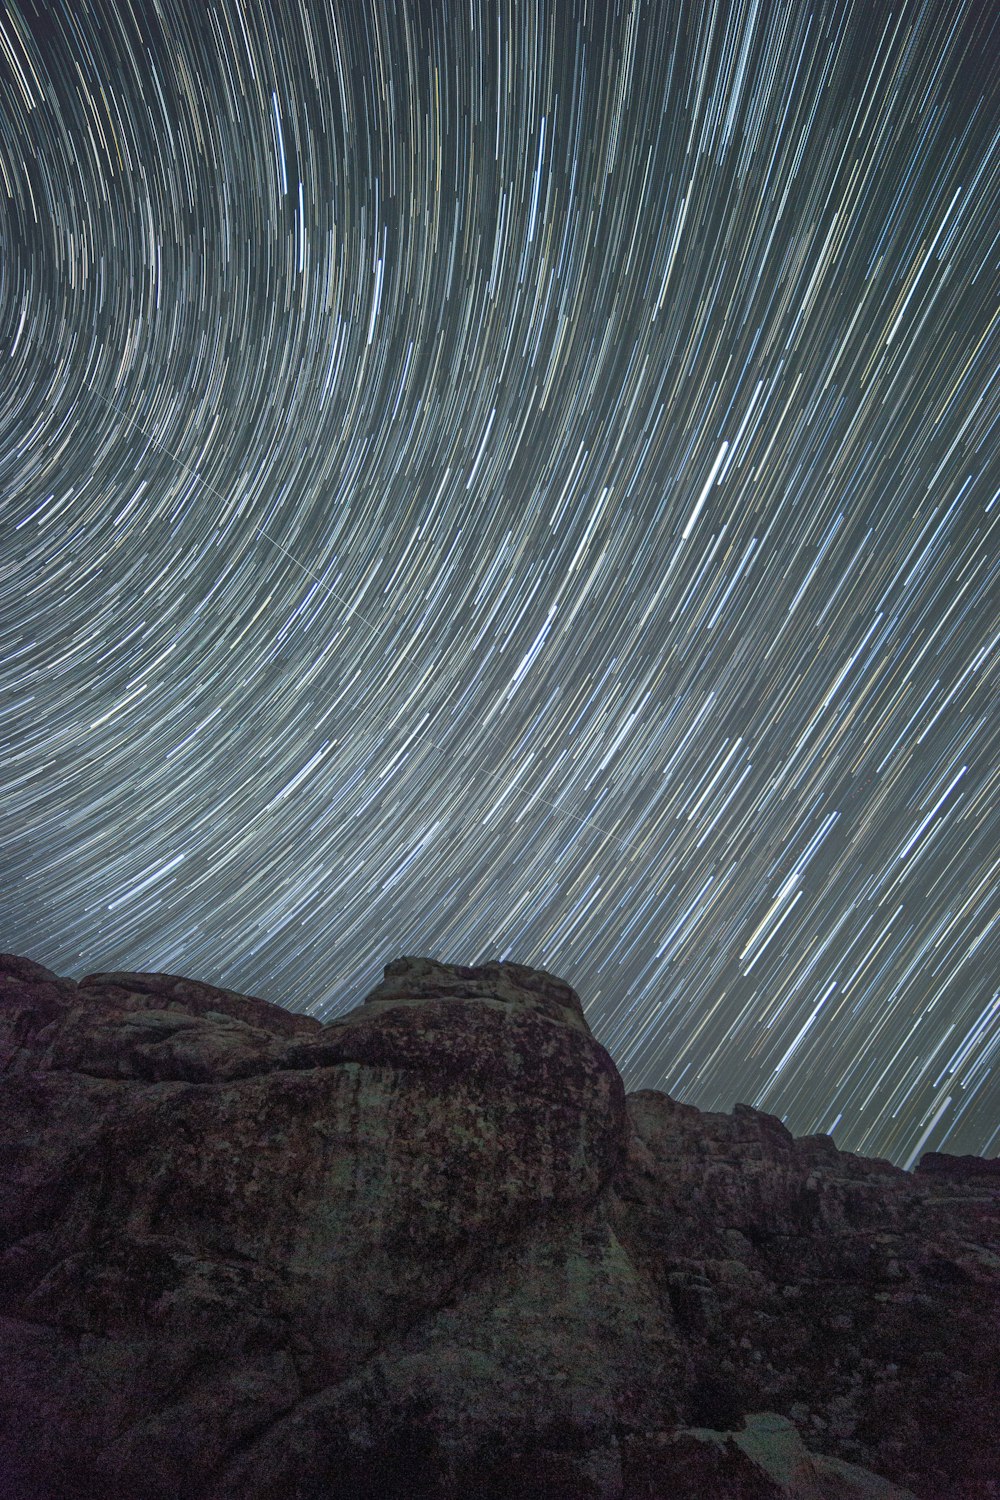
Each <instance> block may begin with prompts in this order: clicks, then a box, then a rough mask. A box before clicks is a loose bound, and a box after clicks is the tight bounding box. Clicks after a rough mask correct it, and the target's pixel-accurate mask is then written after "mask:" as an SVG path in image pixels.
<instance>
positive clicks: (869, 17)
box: [0, 0, 1000, 1164]
mask: <svg viewBox="0 0 1000 1500" xmlns="http://www.w3.org/2000/svg"><path fill="white" fill-rule="evenodd" d="M991 13H992V7H991V6H987V5H980V4H969V3H965V4H954V3H925V4H913V3H906V0H904V3H903V4H902V5H901V6H897V7H894V8H893V9H892V10H889V9H887V8H883V7H880V6H877V5H876V6H872V5H871V4H869V3H868V0H864V3H860V0H859V3H853V0H849V3H844V0H835V3H826V4H823V3H817V4H815V5H812V6H807V5H804V4H801V3H799V0H791V3H787V0H786V3H767V0H747V3H741V0H722V3H721V4H719V5H712V6H709V5H705V4H702V3H700V0H699V3H691V4H684V5H675V4H672V3H668V0H658V3H653V4H650V3H632V4H630V3H627V0H622V3H620V4H614V3H612V0H608V3H607V4H603V3H602V4H598V3H596V0H581V3H579V4H572V3H569V0H566V3H562V0H560V3H551V0H550V3H536V0H523V3H522V0H519V3H517V4H513V3H511V4H505V5H496V4H489V5H484V4H481V3H479V0H468V3H463V4H458V3H455V4H452V3H450V0H435V3H433V4H431V3H428V4H419V3H416V0H413V3H405V4H403V3H398V0H397V3H395V4H394V3H393V0H377V3H375V4H373V5H371V6H369V5H367V4H365V3H364V0H350V3H347V0H334V3H333V4H329V3H323V0H303V3H300V4H295V3H291V0H290V3H288V4H285V5H280V6H276V5H267V4H265V5H263V6H260V5H252V6H251V5H241V4H240V3H239V0H218V3H206V4H202V3H200V0H199V3H198V4H195V3H193V0H186V3H178V0H155V3H154V0H148V3H143V4H138V3H134V4H133V3H130V0H116V3H114V4H111V3H108V0H13V3H9V4H8V5H6V6H5V7H4V9H3V11H2V13H0V47H2V57H0V84H2V96H0V97H2V105H0V109H2V125H3V150H2V153H0V177H2V182H0V205H2V214H3V236H4V239H3V246H2V258H0V321H2V332H0V347H2V349H3V351H4V358H3V361H2V375H0V382H2V384H0V437H2V441H0V497H2V525H3V530H2V537H3V548H2V572H0V608H2V630H3V634H2V642H0V682H2V700H0V701H2V714H3V720H2V752H3V753H2V772H0V775H2V781H3V802H2V819H3V830H2V831H3V892H2V906H0V911H2V923H3V929H4V930H3V932H2V934H0V939H2V944H3V946H5V947H8V948H11V949H14V950H15V951H20V952H24V953H28V954H30V955H32V956H33V957H35V958H37V959H40V960H41V961H43V962H46V963H48V964H50V965H52V966H53V967H55V968H57V969H60V970H62V971H63V972H70V973H79V972H81V971H86V970H94V969H116V968H142V969H159V970H167V971H173V972H180V973H186V974H189V975H192V976H196V977H199V978H203V979H206V980H209V981H214V982H219V983H223V984H225V985H227V986H229V987H231V988H235V989H242V990H247V991H251V992H255V993H259V994H263V995H265V996H267V997H270V998H272V999H275V1000H279V1001H281V1002H283V1003H285V1004H287V1005H289V1006H291V1007H293V1008H298V1009H307V1010H309V1011H311V1012H312V1013H313V1014H315V1015H318V1016H320V1017H324V1018H329V1017H330V1016H333V1015H335V1014H338V1013H340V1012H341V1011H343V1010H344V1009H346V1008H348V1007H349V1006H350V1005H352V1004H354V1003H356V1002H357V1000H358V999H359V998H360V997H361V995H363V993H364V992H365V991H366V989H367V988H369V987H370V986H371V985H372V984H373V983H374V982H376V980H377V979H378V977H379V976H380V972H381V967H382V965H383V964H384V963H385V962H386V961H387V960H388V959H390V958H392V957H394V956H396V955H397V954H399V953H401V952H410V953H423V954H428V955H432V956H435V957H438V958H442V959H445V960H449V961H452V962H458V963H476V962H482V961H485V960H487V959H490V958H508V959H512V960H516V961H519V962H523V963H527V964H531V965H535V966H540V967H545V968H548V969H550V970H551V971H553V972H554V973H556V974H559V975H560V976H563V977H565V978H567V979H569V980H570V981H571V982H572V983H573V984H575V985H576V987H577V988H578V990H579V991H580V992H581V995H582V997H583V999H584V1003H585V1006H586V1009H587V1014H588V1017H589V1020H590V1022H591V1025H592V1027H593V1029H594V1031H595V1033H596V1035H597V1036H598V1037H599V1039H600V1040H601V1041H603V1042H604V1043H605V1045H606V1046H607V1047H608V1049H609V1050H610V1051H611V1053H612V1055H613V1056H614V1058H615V1059H616V1061H617V1063H618V1065H619V1068H620V1069H621V1071H622V1073H623V1075H624V1078H625V1081H626V1085H627V1086H628V1087H629V1088H632V1089H634V1088H640V1087H655V1088H660V1089H664V1090H666V1091H667V1092H669V1093H671V1094H672V1095H673V1096H675V1097H678V1098H681V1099H685V1100H687V1101H689V1102H692V1103H695V1104H698V1105H699V1106H701V1107H702V1108H724V1109H729V1108H731V1107H732V1104H733V1103H734V1101H736V1100H743V1101H745V1102H748V1103H751V1104H754V1105H755V1106H757V1107H758V1108H762V1109H765V1110H767V1111H769V1112H771V1113H774V1114H779V1115H780V1116H781V1117H782V1118H783V1119H784V1120H785V1121H786V1122H787V1123H788V1125H789V1126H790V1128H792V1129H793V1130H794V1131H796V1132H797V1133H805V1132H812V1131H828V1132H832V1133H833V1134H834V1136H835V1138H836V1140H837V1142H838V1144H839V1145H841V1146H844V1147H848V1148H850V1149H853V1150H858V1151H863V1152H865V1153H867V1154H870V1155H871V1154H878V1155H885V1156H888V1157H890V1158H891V1159H893V1160H894V1161H898V1162H901V1163H903V1164H910V1163H912V1162H913V1161H914V1160H915V1159H916V1157H917V1155H918V1154H919V1152H920V1151H921V1150H924V1149H932V1148H942V1147H943V1148H944V1149H947V1150H951V1151H977V1152H987V1153H991V1154H992V1153H995V1151H996V1149H997V1146H998V1142H1000V1131H998V1128H997V1126H998V1117H1000V1088H998V1064H1000V997H998V994H997V991H996V989H995V975H996V970H997V963H996V959H997V942H996V938H997V928H996V925H995V924H996V905H995V891H996V885H995V877H996V850H997V847H998V843H1000V840H998V837H997V827H996V821H995V809H996V804H997V786H996V737H995V721H994V720H993V719H992V717H991V708H992V706H993V704H994V702H995V698H994V695H995V692H996V654H995V645H996V635H997V609H996V603H997V593H996V587H997V577H996V554H997V535H996V529H995V523H996V517H997V512H998V509H1000V507H998V506H997V505H996V504H995V502H994V498H993V496H994V491H995V481H996V468H995V453H996V423H997V416H998V407H1000V402H998V392H997V387H996V385H995V384H994V383H992V377H993V375H994V372H995V369H996V365H997V355H998V340H997V337H996V310H997V275H996V263H997V238H996V233H997V224H998V223H1000V193H998V186H1000V154H998V150H997V122H998V110H997V91H996V85H995V82H994V76H995V59H996V57H997V55H998V51H1000V32H998V28H997V24H996V22H995V20H994V19H993V18H992V14H991ZM991 464H992V465H993V467H992V469H991ZM991 480H992V483H991ZM991 589H992V590H993V592H992V594H991Z"/></svg>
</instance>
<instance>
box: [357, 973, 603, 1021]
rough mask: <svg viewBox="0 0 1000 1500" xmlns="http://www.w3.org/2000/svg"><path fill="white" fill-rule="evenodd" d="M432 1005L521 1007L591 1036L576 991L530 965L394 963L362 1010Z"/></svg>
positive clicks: (553, 976) (552, 975) (368, 996)
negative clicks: (462, 1002)
mask: <svg viewBox="0 0 1000 1500" xmlns="http://www.w3.org/2000/svg"><path fill="white" fill-rule="evenodd" d="M429 1000H483V1001H485V1002H486V1003H487V1004H491V1005H494V1006H495V1005H504V1006H511V1007H514V1006H517V1007H520V1008H522V1009H525V1010H532V1011H535V1012H536V1013H539V1014H541V1015H544V1016H547V1017H548V1019H549V1020H552V1021H561V1022H562V1023H563V1025H565V1026H572V1027H573V1028H574V1029H575V1030H577V1031H583V1032H585V1033H586V1034H587V1035H588V1036H589V1035H590V1027H589V1026H588V1025H587V1021H586V1018H585V1016H584V1014H583V1006H582V1005H581V1003H580V997H579V995H578V994H577V993H576V991H575V990H574V989H573V988H572V986H571V985H568V984H567V983H566V981H565V980H563V979H557V978H556V976H555V975H554V974H549V973H547V972H546V971H545V970H544V969H531V968H529V967H528V966H527V965H526V964H515V963H507V962H500V961H496V962H491V963H485V964H477V965H475V966H469V965H466V964H446V963H440V962H439V961H438V960H437V959H434V958H413V957H402V958H394V959H393V960H392V962H391V963H388V964H386V966H385V970H384V977H383V980H382V983H381V984H379V985H377V986H376V987H375V989H373V990H372V991H371V993H370V994H369V995H367V996H366V998H365V1001H364V1005H365V1007H366V1008H367V1007H374V1008H376V1009H378V1010H387V1009H389V1008H395V1007H398V1006H404V1005H423V1004H425V1003H426V1002H427V1001H429Z"/></svg>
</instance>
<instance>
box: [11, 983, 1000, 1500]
mask: <svg viewBox="0 0 1000 1500" xmlns="http://www.w3.org/2000/svg"><path fill="white" fill-rule="evenodd" d="M293 998H294V997H293ZM0 1091H2V1105H0V1476H2V1482H0V1493H2V1494H3V1496H4V1500H55V1497H59V1500H111V1497H116V1500H117V1497H121V1496H129V1497H131V1500H279V1497H280V1500H327V1497H329V1500H362V1497H368V1496H378V1497H380V1500H395V1497H399V1500H402V1497H404V1496H405V1497H414V1500H421V1497H422V1500H521V1497H526V1496H535V1495H537V1496H540V1497H542V1496H544V1497H548V1500H685V1497H691V1500H737V1497H740V1500H751V1497H758V1496H759V1497H773V1500H778V1497H781V1500H821V1497H823V1500H825V1497H829V1500H836V1497H844V1500H848V1497H856V1500H904V1497H907V1496H910V1497H919V1500H1000V1436H998V1432H997V1417H996V1414H997V1412H998V1411H1000V1163H998V1162H997V1161H986V1160H982V1159H980V1158H976V1157H949V1156H947V1155H943V1154H938V1153H929V1154H928V1155H927V1156H925V1157H924V1158H923V1159H922V1161H921V1163H920V1165H919V1167H918V1168H917V1170H916V1171H914V1172H912V1173H909V1172H904V1171H902V1170H901V1169H900V1168H898V1167H894V1166H892V1165H891V1164H890V1163H889V1162H886V1161H877V1160H866V1159H865V1158H862V1157H859V1156H856V1155H853V1154H852V1153H850V1152H843V1151H839V1150H838V1149H837V1147H836V1146H835V1144H834V1142H833V1141H832V1140H831V1139H830V1138H829V1137H826V1136H812V1137H806V1138H804V1139H795V1138H793V1137H792V1136H791V1135H790V1134H789V1132H788V1131H787V1130H786V1129H785V1127H784V1126H783V1125H782V1124H781V1122H780V1121H779V1120H776V1119H774V1118H772V1117H770V1116H767V1115H764V1114H760V1113H758V1112H757V1111H755V1110H753V1109H750V1108H748V1107H747V1106H745V1105H740V1104H737V1105H736V1107H735V1108H734V1110H733V1112H732V1114H713V1113H705V1112H702V1111H699V1110H697V1109H695V1108H693V1107H692V1106H689V1105H685V1104H681V1103H678V1102H676V1101H674V1100H672V1099H670V1098H669V1097H668V1096H667V1095H665V1094H661V1093H657V1092H653V1091H643V1092H641V1093H637V1094H631V1095H628V1096H626V1094H625V1091H624V1088H623V1085H622V1081H621V1078H620V1077H619V1074H618V1072H617V1069H616V1068H615V1065H614V1063H613V1061H612V1059H611V1058H610V1056H609V1055H608V1053H607V1052H606V1051H605V1050H604V1048H603V1047H601V1046H600V1044H599V1043H598V1042H597V1041H596V1040H595V1038H594V1037H593V1036H592V1035H591V1032H590V1029H589V1027H588V1025H587V1022H586V1019H585V1016H584V1012H583V1008H582V1006H581V1004H580V1000H579V998H578V997H577V995H576V994H575V993H574V991H573V990H572V989H571V987H570V986H569V985H568V984H566V983H564V982H563V981H561V980H559V979H556V978H555V977H554V976H552V975H549V974H546V973H544V972H541V971H537V970H532V969H528V968H525V967H523V966H521V965H517V964H511V963H491V964H486V965H482V966H480V967H476V968H468V967H461V966H458V965H450V964H441V963H437V962H435V961H433V960H430V959H424V958H402V959H398V960H396V961H395V962H393V963H391V964H389V965H388V967H387V968H386V971H385V977H384V980H383V982H382V983H381V984H380V985H379V986H378V987H377V988H376V989H375V990H374V991H373V992H372V993H371V994H370V995H369V996H368V997H367V999H366V1000H365V1001H364V1002H363V1003H362V1004H360V1005H359V1006H358V1007H357V1008H356V1009H354V1010H353V1011H351V1012H349V1013H348V1014H347V1015H345V1016H342V1017H340V1018H339V1019H337V1020H335V1021H333V1022H331V1023H329V1024H327V1025H322V1024H320V1023H319V1022H318V1021H316V1020H314V1019H312V1018H310V1017H309V1016H307V1015H304V1014H297V1013H295V1012H294V1011H291V1010H286V1009H283V1008H281V1007H280V1006H277V1005H273V1004H270V1003H268V1002H267V1001H265V1000H260V999H256V998H254V997H251V996H246V995H240V994H237V993H235V992H233V991H229V990H224V989H219V988H216V987H213V986H211V985H207V984H202V983H199V982H196V981H194V980H190V979H183V978H178V977H175V976H171V975H164V974H123V973H115V974H93V975H89V976H87V977H86V978H84V979H81V980H80V981H79V982H74V981H72V980H68V979H63V978H60V977H58V976H56V975H55V974H52V973H51V972H50V971H49V970H47V969H45V968H43V967H42V966H41V965H39V964H35V963H33V962H32V961H30V960H28V959H25V958H19V957H16V956H13V955H2V956H0Z"/></svg>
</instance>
